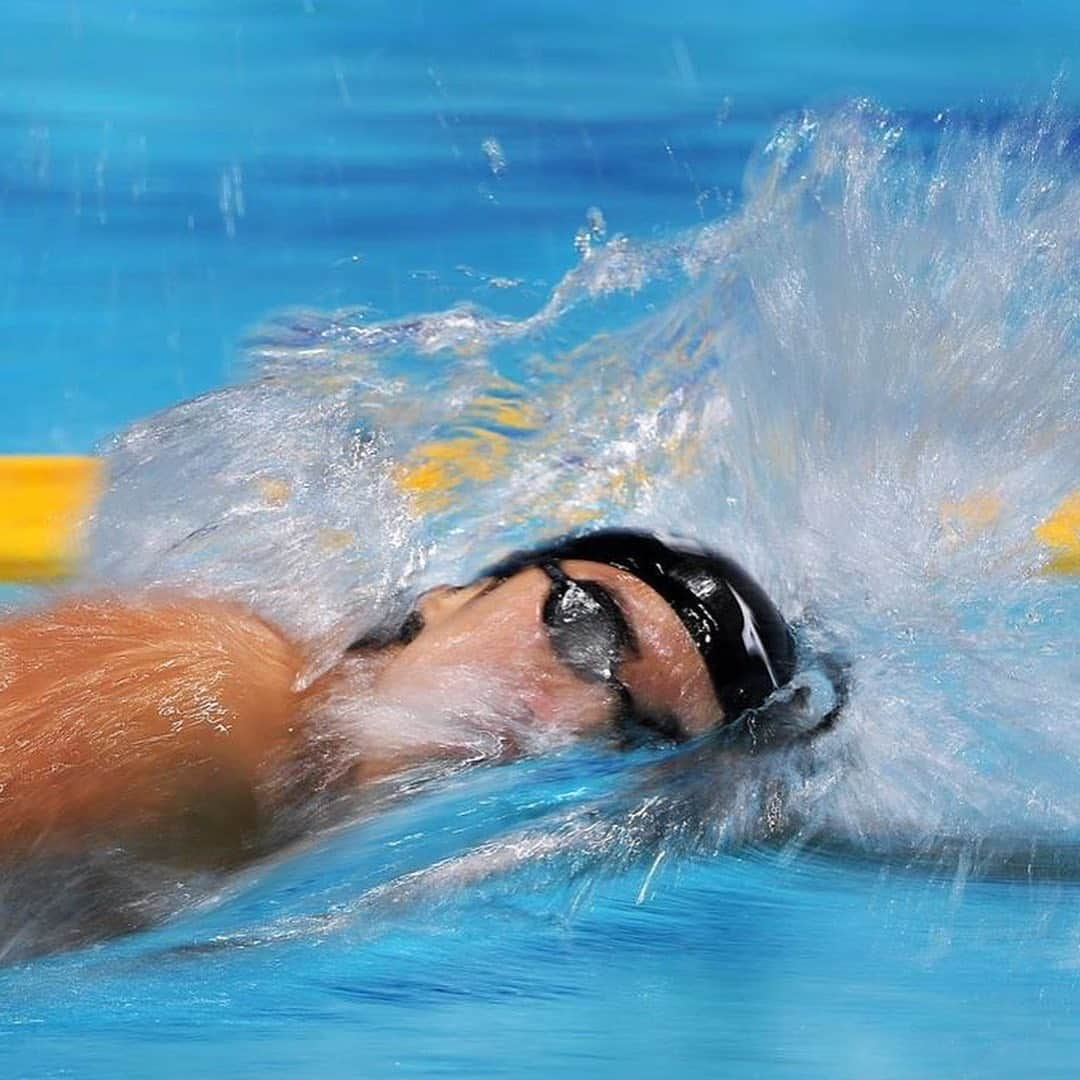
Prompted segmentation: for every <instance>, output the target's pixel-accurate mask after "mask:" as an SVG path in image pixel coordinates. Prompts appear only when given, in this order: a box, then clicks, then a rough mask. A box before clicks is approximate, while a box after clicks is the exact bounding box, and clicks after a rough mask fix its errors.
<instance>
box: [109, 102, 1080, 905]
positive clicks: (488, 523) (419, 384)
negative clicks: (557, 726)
mask: <svg viewBox="0 0 1080 1080" xmlns="http://www.w3.org/2000/svg"><path fill="white" fill-rule="evenodd" d="M1075 158H1076V133H1075V129H1074V128H1073V127H1071V126H1070V125H1068V124H1067V123H1064V122H1063V121H1061V120H1060V119H1058V118H1056V117H1055V116H1054V114H1053V110H1052V108H1051V109H1048V110H1045V111H1043V112H1041V113H1039V114H1037V115H1034V116H1031V117H1027V118H1025V119H1023V120H1015V121H1012V122H1010V123H1008V124H1006V125H1004V126H1000V125H999V126H996V127H984V128H979V127H972V126H970V125H964V124H962V123H954V122H952V121H950V120H948V119H947V118H944V117H942V118H939V122H938V123H937V125H936V126H935V127H934V128H933V129H932V130H922V129H917V130H914V131H909V130H907V129H906V127H905V123H904V121H903V120H901V119H898V118H896V117H893V116H891V115H889V114H887V113H885V112H882V111H880V110H879V109H877V108H876V107H874V106H873V105H871V104H869V103H865V102H858V103H855V104H853V105H851V106H849V107H848V108H846V109H843V110H841V111H839V112H836V113H832V114H828V115H820V116H819V115H813V114H810V113H806V114H803V115H799V116H796V117H793V118H791V119H789V120H788V121H786V122H784V123H783V124H781V125H780V126H779V127H778V129H777V130H776V132H775V133H774V135H773V136H772V138H771V139H770V140H769V141H768V143H767V144H766V145H765V146H764V147H763V148H762V149H761V151H760V152H759V153H758V154H757V155H756V156H755V157H754V159H753V160H752V161H751V162H750V164H749V166H748V169H747V178H746V187H745V198H744V200H743V204H742V208H741V210H739V211H738V213H737V214H735V215H734V216H733V217H731V218H729V219H726V220H723V221H719V222H717V223H714V224H710V225H707V226H705V227H702V228H699V229H697V230H695V231H693V232H690V233H687V234H685V235H681V236H677V237H674V238H669V239H668V240H665V241H663V242H653V243H648V244H636V243H633V242H631V241H630V240H628V239H626V238H624V237H619V236H615V237H613V238H611V239H610V240H607V241H606V243H604V242H598V243H596V244H590V245H588V246H587V248H585V249H584V251H583V257H582V261H581V264H580V265H579V266H578V267H576V268H575V269H574V270H573V271H572V272H571V273H570V274H568V275H567V277H566V278H565V279H564V280H563V281H562V282H561V283H560V284H559V286H558V287H557V288H556V289H555V290H554V292H553V294H552V296H551V298H550V300H549V302H548V303H547V304H546V305H545V307H544V308H543V309H542V310H541V311H539V312H538V313H537V314H536V315H534V316H532V317H531V318H528V319H524V320H521V321H510V320H505V319H498V318H493V317H490V316H487V315H485V314H484V313H482V312H479V311H476V310H473V309H468V308H461V309H455V310H453V311H450V312H444V313H439V314H434V315H426V316H418V317H416V318H412V319H408V320H404V321H402V322H399V323H395V324H392V325H391V324H379V325H369V324H367V323H366V322H365V319H364V313H363V312H354V313H349V312H345V313H338V314H336V315H332V316H326V315H319V314H316V313H305V312H300V313H294V314H291V315H289V316H287V317H284V318H282V319H279V320H277V321H276V322H275V323H273V324H271V325H270V326H268V327H267V328H265V329H264V330H263V331H262V332H260V334H259V335H258V336H257V337H256V338H255V339H254V341H253V343H252V346H251V351H250V355H251V378H250V380H249V381H248V382H247V383H245V384H243V385H240V386H237V387H234V388H231V389H229V390H226V391H223V392H221V393H218V394H213V395H210V396H208V397H206V398H204V399H201V400H199V401H196V402H194V403H190V404H188V405H185V406H182V407H180V408H179V409H176V410H173V411H172V412H170V413H167V414H165V415H163V416H160V417H156V418H153V419H151V420H149V421H147V422H146V423H144V424H141V425H139V426H138V427H136V428H135V429H133V430H132V431H130V432H128V433H126V434H125V435H122V436H121V437H120V438H119V439H118V440H117V441H116V443H115V444H114V446H113V447H112V449H111V451H110V453H111V464H112V476H113V480H112V488H111V490H110V492H109V493H108V496H107V498H106V499H105V501H104V503H103V505H102V508H101V510H100V513H99V515H98V518H97V520H96V523H95V533H94V544H93V548H94V559H93V562H92V574H93V576H94V577H96V578H97V579H99V580H107V581H122V582H124V581H132V580H136V581H146V580H152V581H159V582H160V581H165V582H178V583H181V584H183V585H184V586H185V587H188V588H193V589H198V590H209V591H214V592H221V591H226V592H231V593H233V594H236V595H240V596H241V597H242V598H243V599H244V600H245V601H247V602H248V603H251V604H253V605H254V606H255V607H257V608H259V609H260V610H262V611H264V612H265V613H266V614H268V615H269V616H271V617H272V618H275V619H277V620H278V621H279V622H281V623H282V624H283V625H285V626H286V627H287V628H288V629H289V630H291V631H292V632H294V633H297V634H300V635H301V636H304V637H305V638H306V639H308V640H311V641H315V642H321V643H322V644H323V646H324V647H323V649H322V650H321V652H319V653H318V656H319V657H321V661H319V662H321V663H323V664H325V663H326V662H328V661H329V658H330V657H332V656H333V655H334V653H335V650H336V649H337V648H339V647H340V644H341V643H342V642H343V641H344V640H345V639H346V638H348V637H350V636H353V635H355V634H356V633H358V632H359V631H361V630H363V629H369V628H371V627H372V626H375V625H378V624H379V623H380V622H383V621H386V620H388V619H390V620H392V619H393V618H394V617H395V613H400V611H401V610H402V606H403V605H404V604H406V603H407V602H408V596H409V594H410V592H413V591H415V590H417V589H419V588H423V587H425V586H427V585H429V584H432V583H434V582H436V581H440V580H461V579H463V578H467V577H468V576H469V575H470V574H472V573H473V572H475V571H476V570H477V569H479V568H480V567H481V566H483V565H484V564H485V563H486V562H488V561H490V560H491V559H493V558H494V557H496V556H498V555H500V554H502V553H503V552H505V551H506V550H507V549H508V548H510V547H513V546H515V545H517V544H520V543H524V542H528V541H530V540H532V539H535V538H538V537H539V536H544V535H550V534H552V533H557V532H561V531H563V530H565V529H567V528H572V527H576V526H581V525H584V524H587V523H626V522H630V523H636V524H640V525H645V526H648V527H652V528H657V529H660V530H664V531H668V532H675V533H681V534H686V535H692V536H694V537H695V538H697V539H699V540H701V541H704V542H706V543H710V544H714V545H717V546H719V547H721V548H723V549H726V550H728V551H730V552H732V553H733V554H735V555H736V556H737V557H738V558H739V559H740V561H742V562H744V563H745V564H746V565H747V567H748V568H749V569H750V570H751V571H752V572H753V573H754V574H755V575H757V576H758V577H759V578H760V579H761V581H762V583H763V584H764V585H765V586H766V588H767V590H768V591H770V592H771V593H772V594H773V595H774V597H776V598H777V599H778V601H779V603H780V605H781V607H782V608H783V609H784V611H785V613H786V614H787V615H788V616H789V617H790V618H791V619H792V620H793V621H794V622H796V623H798V624H800V625H802V626H803V627H804V630H803V633H804V636H805V637H806V639H807V641H808V642H810V643H811V644H812V645H813V646H815V647H824V646H826V645H827V646H828V647H829V648H832V649H840V650H841V651H842V652H843V653H844V654H845V655H846V656H847V658H848V662H849V663H850V667H851V673H852V692H851V697H850V701H849V703H848V706H847V708H846V710H845V712H844V714H843V716H842V718H841V720H840V722H839V723H838V724H837V725H836V726H835V727H834V728H833V729H832V730H831V731H830V732H829V733H827V734H824V735H822V736H821V737H820V738H818V739H815V740H812V741H810V742H809V743H803V744H798V745H784V746H782V747H778V746H765V745H762V746H754V745H750V744H748V743H746V742H745V741H744V742H743V743H732V744H730V745H725V746H715V745H710V746H706V747H695V748H693V749H692V751H691V752H689V753H688V754H683V755H682V756H679V757H673V758H667V759H664V760H659V761H658V760H656V759H654V758H652V757H648V756H647V757H646V759H645V760H644V762H643V761H642V760H641V759H640V758H635V759H633V761H632V762H629V763H628V765H627V767H626V770H625V776H624V785H623V792H622V795H621V797H619V798H606V799H605V802H604V809H603V810H602V811H600V810H597V809H596V808H595V807H593V808H592V809H589V808H588V807H587V806H586V807H585V808H584V809H583V807H582V806H581V805H579V806H577V807H576V809H574V810H573V811H572V812H570V813H569V815H568V816H564V817H562V818H560V819H559V820H558V821H556V822H554V823H551V822H549V823H547V824H546V825H545V826H544V828H543V829H542V830H540V831H535V830H534V831H533V832H531V833H529V834H528V835H525V834H515V835H514V836H512V837H510V838H509V839H503V840H499V839H497V838H496V839H492V840H490V841H489V842H486V846H484V847H482V848H477V849H476V850H472V851H470V852H468V853H467V854H465V855H460V853H459V856H455V858H456V857H460V858H461V859H464V860H466V862H465V863H462V864H461V865H462V868H463V869H462V873H463V874H464V876H465V877H468V878H470V880H471V879H472V878H473V877H475V873H474V871H475V867H476V865H477V862H476V860H477V857H478V855H477V853H478V852H479V851H481V850H482V851H483V852H484V853H485V855H484V859H483V860H481V861H483V863H484V865H485V866H488V867H494V868H500V869H502V870H504V869H506V867H507V865H508V864H509V863H513V864H515V865H517V864H520V863H521V862H523V861H524V862H529V861H530V860H531V859H533V858H534V856H535V858H544V859H547V858H548V857H549V856H550V855H551V854H552V852H553V851H560V852H563V853H567V852H576V853H577V855H576V856H575V857H580V855H581V853H582V852H583V851H585V850H589V851H591V852H593V853H594V854H595V856H596V857H597V858H601V859H609V860H610V859H616V860H618V859H621V858H624V857H630V858H639V857H641V855H642V853H643V852H651V853H652V854H651V855H650V856H649V857H654V856H655V852H656V851H657V850H658V849H661V848H663V847H664V845H666V844H669V843H671V842H673V838H681V842H686V843H688V844H690V845H692V846H695V847H699V848H700V847H705V848H708V849H714V848H716V847H726V846H730V845H732V844H745V843H747V842H754V841H760V840H764V839H771V838H782V839H783V840H785V841H786V842H788V843H794V844H805V843H816V844H828V845H840V846H842V847H845V848H847V849H855V850H862V851H881V850H894V849H895V848H896V846H897V845H900V846H902V847H904V848H905V849H906V850H909V851H910V850H929V849H932V848H934V847H935V845H938V846H940V845H942V844H947V843H949V842H953V841H956V840H957V839H958V838H959V840H960V841H962V842H964V843H967V842H970V843H975V844H986V845H991V843H992V841H993V838H994V837H998V838H999V839H1000V838H1002V837H1006V838H1011V839H1010V840H1008V843H1009V844H1012V850H1014V851H1015V848H1016V842H1018V841H1019V842H1022V843H1027V842H1028V841H1029V840H1030V839H1031V838H1032V837H1039V838H1042V840H1041V841H1040V842H1050V843H1055V842H1056V843H1060V844H1061V845H1063V846H1064V845H1065V844H1067V843H1068V842H1070V841H1071V840H1072V839H1073V837H1074V834H1075V832H1076V829H1077V826H1078V825H1080V789H1078V788H1077V785H1076V783H1075V777H1076V767H1077V763H1078V761H1080V705H1078V700H1080V699H1078V697H1077V694H1076V687H1077V682H1078V676H1080V659H1078V650H1077V649H1076V646H1075V642H1076V638H1077V631H1078V629H1080V616H1078V614H1077V592H1076V584H1075V581H1070V580H1068V579H1065V578H1060V577H1059V578H1054V577H1051V576H1048V575H1046V574H1044V573H1043V572H1042V566H1043V562H1044V553H1042V552H1041V551H1040V550H1039V548H1038V545H1037V544H1035V543H1033V541H1032V530H1033V528H1034V526H1035V525H1036V524H1037V523H1038V522H1039V521H1040V520H1042V519H1043V518H1044V517H1045V516H1046V514H1047V513H1048V512H1049V511H1050V510H1051V509H1052V508H1053V507H1054V506H1055V505H1056V504H1057V502H1058V501H1059V500H1060V499H1061V498H1062V497H1063V496H1064V495H1065V494H1066V493H1067V492H1068V491H1069V490H1070V489H1071V488H1073V487H1075V486H1076V485H1077V483H1078V482H1080V395H1078V393H1077V390H1078V382H1077V364H1076V355H1077V341H1078V338H1077V329H1078V322H1077V317H1078V314H1080V274H1078V271H1077V267H1078V266H1080V260H1078V258H1077V256H1078V254H1080V250H1078V248H1080V179H1078V177H1077V172H1076V167H1075ZM150 493H152V495H153V497H152V498H151V497H149V496H150ZM150 506H152V507H153V512H152V513H148V512H147V509H146V508H147V507H150ZM316 667H318V663H317V664H316ZM384 720H385V718H384ZM481 741H482V740H481ZM751 743H752V740H751ZM748 745H750V749H748ZM584 802H585V803H587V802H588V792H587V791H586V793H585V797H584ZM559 813H560V814H564V811H562V810H560V811H559ZM582 814H584V817H582V816H581V815H582ZM597 814H599V815H600V816H599V818H597V816H596V815H597ZM1002 843H1003V844H1004V843H1005V841H1002ZM1006 846H1008V845H1007V844H1006ZM1002 850H1004V849H1002ZM496 852H500V853H501V854H495V853H496ZM567 857H569V856H567ZM446 866H447V864H445V863H439V867H438V873H437V875H436V876H438V877H439V878H440V880H442V879H444V878H446V876H447V874H448V873H449V871H448V870H447V869H446ZM409 882H410V883H409V886H408V887H409V888H410V889H413V888H415V886H416V879H415V878H413V877H410V879H409Z"/></svg>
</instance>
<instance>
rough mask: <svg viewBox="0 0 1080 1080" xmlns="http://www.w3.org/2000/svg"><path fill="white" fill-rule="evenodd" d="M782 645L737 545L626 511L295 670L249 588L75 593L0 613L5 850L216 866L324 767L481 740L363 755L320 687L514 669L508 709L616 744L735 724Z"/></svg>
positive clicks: (326, 779)
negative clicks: (330, 659)
mask: <svg viewBox="0 0 1080 1080" xmlns="http://www.w3.org/2000/svg"><path fill="white" fill-rule="evenodd" d="M794 657H795V650H794V642H793V639H792V635H791V632H790V630H789V629H788V627H787V626H786V624H785V623H784V621H783V619H782V618H781V616H780V615H779V613H778V612H777V611H776V609H775V607H774V606H773V605H772V603H771V602H770V601H769V600H768V598H767V597H766V596H765V594H764V592H763V591H762V590H761V589H760V588H759V587H758V586H757V585H756V584H755V583H754V582H753V581H752V580H751V579H750V578H749V576H748V575H747V574H746V573H745V572H744V571H743V570H741V568H739V567H738V566H737V565H736V564H735V563H734V562H732V561H731V560H730V559H726V558H724V557H722V556H718V555H715V554H713V553H710V552H705V551H702V550H697V549H690V548H687V547H685V546H674V545H667V544H664V543H661V542H660V541H659V540H657V539H655V538H653V537H651V536H648V535H646V534H642V533H635V532H628V531H620V530H610V531H607V532H602V533H594V534H592V535H587V536H583V537H577V538H573V539H569V540H563V541H559V542H556V543H553V544H550V545H547V546H545V547H543V548H541V549H538V550H535V551H531V552H526V553H523V554H521V555H517V556H514V557H512V558H511V559H508V560H505V561H504V562H503V563H501V564H499V565H498V566H496V567H493V568H492V570H491V572H490V573H489V574H487V575H485V576H484V577H483V578H481V579H480V580H479V581H476V582H474V583H473V584H471V585H469V586H465V587H462V588H449V587H444V588H439V589H435V590H432V591H430V592H429V593H426V594H425V595H424V596H423V597H421V599H420V601H419V603H418V605H417V609H416V613H415V614H414V616H413V617H412V618H411V619H410V620H409V621H408V623H407V624H406V627H405V628H404V632H402V633H399V634H397V635H393V636H391V638H390V639H389V640H386V639H384V643H382V644H378V645H374V644H371V643H358V647H354V649H352V650H349V651H348V652H346V654H345V655H344V656H342V657H341V658H340V660H339V661H338V663H337V664H336V665H335V666H334V667H332V668H331V669H330V670H329V671H328V672H326V673H325V674H324V675H322V676H321V677H320V678H319V679H318V680H317V681H316V682H315V683H314V684H313V685H311V686H309V687H307V688H306V689H298V687H300V686H301V685H302V679H303V676H304V673H305V668H306V665H307V664H308V660H309V658H308V657H307V656H306V655H305V653H304V650H303V649H302V648H301V647H300V646H299V645H298V644H296V643H294V642H291V641H289V640H288V639H287V638H286V636H285V635H284V634H283V633H281V632H280V631H279V630H278V629H276V628H275V627H273V626H272V625H270V624H269V623H267V622H265V621H264V620H262V619H260V618H258V617H257V616H256V615H254V614H253V613H251V612H250V611H247V610H245V609H243V608H241V607H239V606H236V605H232V604H229V603H218V602H214V601H212V600H206V599H192V598H187V597H181V596H177V595H165V594H147V595H141V596H133V597H96V598H93V597H92V598H83V599H72V600H65V601H63V602H61V603H59V604H57V605H55V606H53V607H52V608H50V609H48V610H45V611H38V612H32V613H24V614H20V615H19V616H17V617H15V618H12V619H9V620H7V621H6V622H3V623H0V859H2V860H3V861H5V862H7V863H8V864H9V865H10V864H11V862H12V860H19V859H21V858H24V857H26V856H29V855H35V856H37V855H42V854H47V855H49V856H52V855H61V856H63V855H65V854H68V853H71V854H75V853H79V852H82V851H85V850H86V849H88V848H93V847H99V846H111V847H114V848H115V847H117V846H120V847H123V848H124V849H125V850H127V851H129V852H131V853H133V854H135V855H137V856H139V857H143V858H146V859H149V860H153V861H157V862H161V863H164V864H168V865H174V866H181V867H190V868H228V867H231V866H235V865H238V864H240V863H242V862H244V861H246V860H250V859H251V858H253V857H255V856H257V855H258V854H260V853H262V852H264V851H265V850H267V848H268V846H269V845H271V844H272V843H273V842H274V841H273V840H271V839H270V837H271V836H278V835H279V833H278V832H277V831H275V830H272V829H271V826H272V825H273V824H274V822H275V819H276V816H277V815H279V814H280V813H281V812H282V811H283V810H284V809H286V808H287V805H295V802H296V801H297V800H298V799H305V798H310V797H311V796H312V795H313V794H315V793H317V792H319V791H325V790H326V788H327V785H328V784H329V783H330V781H331V780H333V781H334V782H335V783H337V784H338V785H339V787H341V786H344V785H346V784H347V785H355V784H358V783H363V782H366V781H370V780H374V779H378V778H379V777H382V776H386V775H389V774H392V773H394V772H397V771H400V770H402V769H405V768H408V767H411V766H415V765H417V764H419V763H421V762H430V761H433V760H438V759H440V758H443V759H453V758H454V756H455V755H456V754H457V755H459V756H461V757H466V756H469V757H470V758H471V757H474V756H475V747H474V746H472V747H470V746H467V745H466V740H464V739H463V740H462V745H461V746H460V747H455V746H454V745H453V744H452V740H451V741H448V740H447V739H446V738H445V730H446V729H445V728H444V729H442V731H443V734H442V736H441V737H439V738H432V739H425V738H423V737H418V738H417V739H414V740H413V741H412V742H406V743H401V742H396V743H394V744H393V745H390V744H387V745H385V746H380V745H378V744H377V743H374V744H373V743H372V742H371V741H370V740H369V741H368V742H367V743H366V744H365V745H364V748H363V751H362V752H360V753H357V751H356V749H355V748H354V747H350V746H349V745H348V740H347V738H346V737H345V736H343V735H342V734H341V732H340V730H339V731H338V732H337V734H336V735H333V736H331V735H329V734H328V733H327V732H326V731H323V730H320V722H321V718H325V716H326V714H327V703H328V702H330V701H332V700H334V699H335V697H336V698H337V699H339V700H340V698H341V696H342V695H348V694H350V693H353V694H355V693H357V692H358V691H357V687H358V686H359V685H361V683H362V685H363V688H364V690H363V692H364V693H366V694H369V695H373V696H375V697H376V698H378V699H379V700H380V701H382V702H385V703H386V704H387V705H388V706H389V707H390V708H391V709H394V708H396V707H397V706H399V705H401V706H402V708H403V709H404V710H405V712H404V713H403V715H404V714H407V708H408V705H409V703H414V704H415V703H417V702H419V703H421V704H422V706H423V708H424V709H429V710H437V709H439V708H445V709H446V710H447V717H449V718H451V719H452V720H453V721H455V722H457V721H459V720H460V719H461V716H462V709H463V705H462V702H461V701H452V702H449V704H447V703H446V699H447V695H448V687H451V686H452V685H454V684H455V683H457V682H460V683H462V684H470V683H471V685H474V686H475V685H482V686H483V687H485V688H490V693H491V695H493V696H494V697H495V698H498V697H499V694H500V693H502V692H503V691H502V690H500V689H499V688H508V689H507V694H508V696H507V698H506V702H505V703H504V702H502V701H499V702H497V708H496V710H495V711H496V712H498V711H499V710H500V709H501V708H502V706H503V704H506V710H505V711H506V715H507V716H508V718H512V719H513V722H514V723H518V724H520V722H521V717H523V716H524V717H528V723H529V724H530V725H533V726H535V727H536V728H538V729H541V730H542V731H543V732H545V733H547V734H552V735H554V736H556V737H557V738H562V739H565V738H571V737H576V736H592V737H602V738H609V739H610V740H611V741H612V742H613V743H614V744H616V745H619V744H625V743H626V742H628V741H629V742H637V741H640V740H641V739H643V738H646V739H647V738H660V739H664V740H680V739H685V738H689V737H693V736H696V735H699V734H702V733H704V732H706V731H708V730H710V729H713V728H716V727H723V726H725V725H727V724H729V723H730V722H731V721H733V720H734V719H736V717H737V716H738V715H740V714H742V713H744V712H745V711H746V710H749V709H754V708H756V707H757V706H759V705H760V704H761V703H762V702H764V701H765V700H766V698H768V697H769V696H770V695H771V694H773V692H774V691H776V690H777V689H778V688H779V687H781V686H782V685H783V684H784V683H785V682H787V680H788V679H790V678H791V675H792V672H793V671H794V665H795V659H794ZM357 666H359V667H362V668H363V671H364V672H365V675H364V678H363V679H362V680H360V681H359V682H358V681H357V678H356V668H357ZM487 692H488V690H487V689H485V694H486V693H487ZM508 723H509V721H508ZM503 745H504V748H505V747H506V746H510V747H513V746H514V745H515V743H514V737H513V736H512V735H508V737H507V740H506V741H505V742H504V743H503ZM502 756H504V757H505V756H506V755H505V752H504V753H503V755H502ZM342 762H344V763H346V764H345V766H344V767H342Z"/></svg>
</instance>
